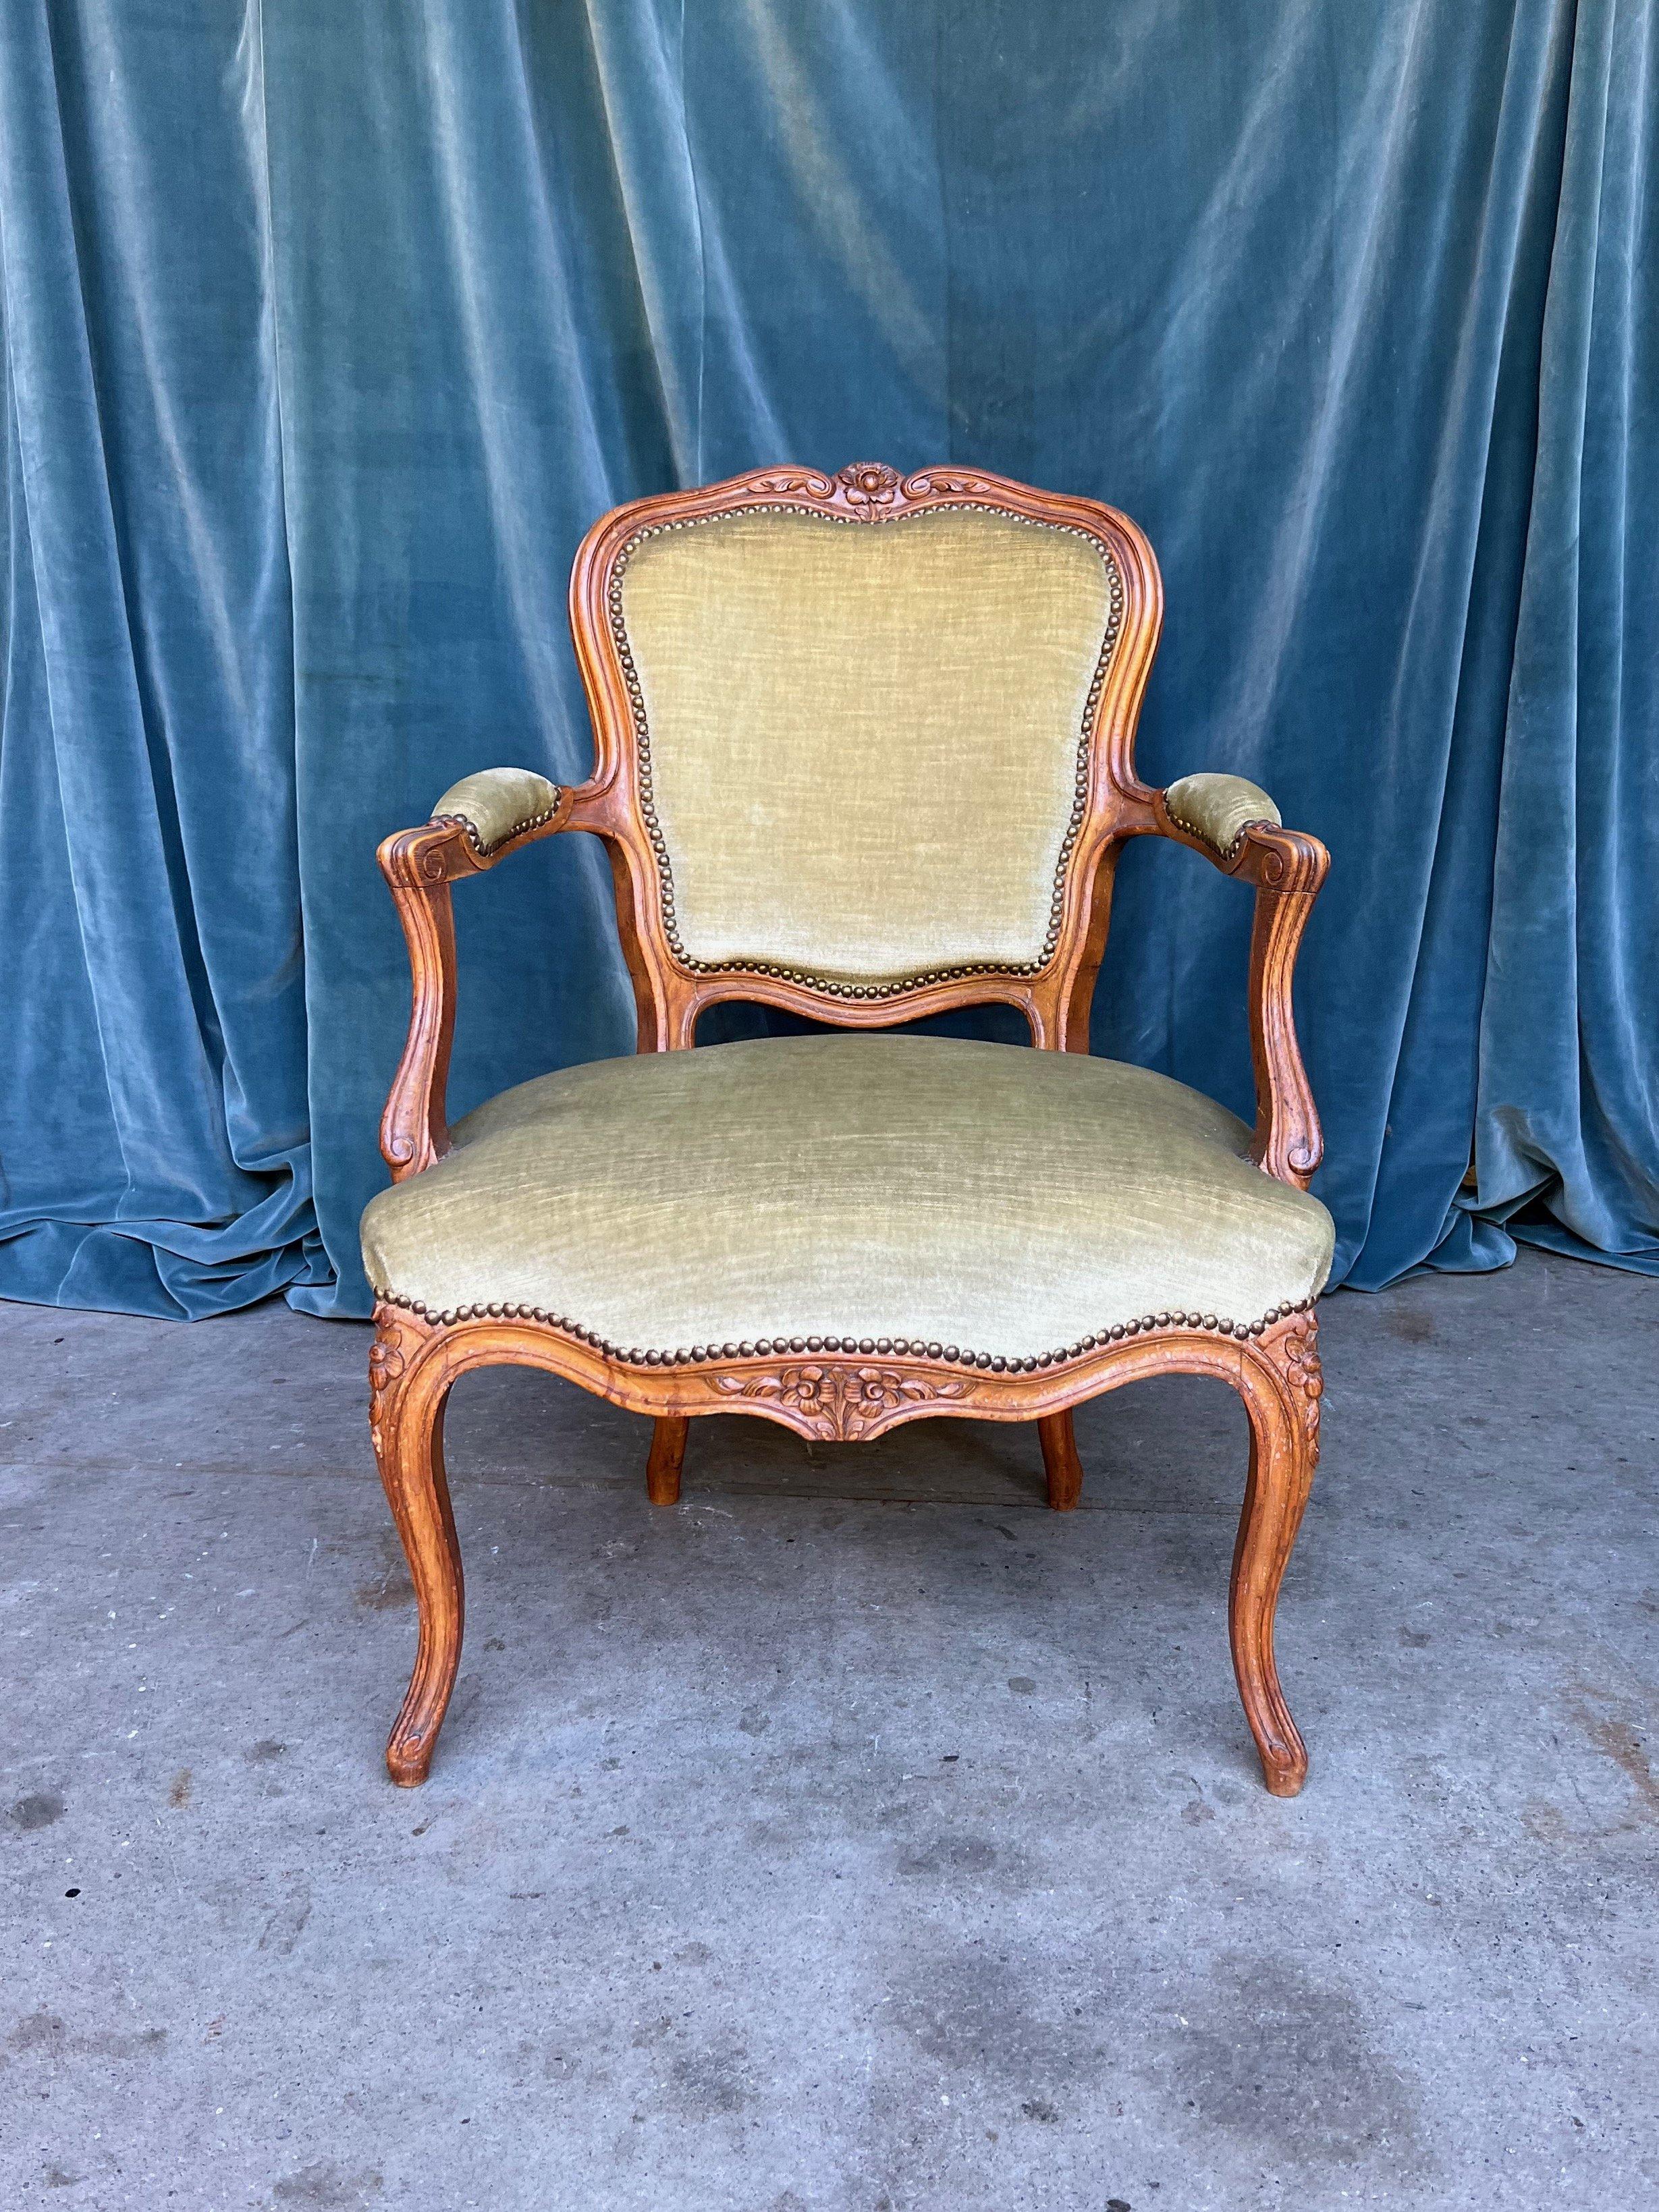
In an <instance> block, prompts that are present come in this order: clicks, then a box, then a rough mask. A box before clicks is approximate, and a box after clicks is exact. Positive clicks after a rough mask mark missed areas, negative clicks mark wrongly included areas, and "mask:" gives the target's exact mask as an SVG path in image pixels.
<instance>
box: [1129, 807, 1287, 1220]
mask: <svg viewBox="0 0 1659 2212" xmlns="http://www.w3.org/2000/svg"><path fill="white" fill-rule="evenodd" d="M1195 787H1196V788H1195ZM1152 812H1153V816H1154V826H1155V827H1156V828H1157V829H1158V831H1159V832H1160V833H1161V834H1162V835H1163V836H1166V837H1172V838H1174V839H1175V840H1176V842H1177V843H1179V844H1182V845H1190V846H1191V847H1192V848H1194V851H1195V852H1200V853H1202V854H1204V856H1205V858H1206V860H1210V861H1212V863H1213V864H1214V866H1217V867H1218V868H1219V869H1220V870H1221V872H1222V873H1223V874H1224V875H1228V876H1237V877H1238V878H1241V879H1242V880H1243V881H1244V882H1246V883H1253V884H1255V926H1254V927H1253V929H1252V930H1251V933H1250V983H1249V999H1250V1056H1251V1059H1252V1060H1253V1061H1254V1062H1255V1143H1254V1145H1253V1146H1252V1147H1251V1154H1252V1157H1253V1158H1254V1159H1255V1163H1256V1165H1257V1166H1258V1167H1260V1168H1261V1169H1262V1170H1264V1171H1265V1172H1266V1173H1267V1174H1268V1175H1270V1176H1273V1178H1274V1179H1275V1180H1276V1181H1277V1182H1288V1183H1292V1184H1294V1185H1295V1186H1296V1188H1297V1189H1298V1190H1305V1189H1306V1188H1307V1187H1308V1185H1309V1183H1310V1181H1311V1180H1312V1178H1313V1173H1314V1170H1315V1169H1316V1168H1317V1166H1318V1165H1319V1163H1320V1161H1321V1159H1322V1158H1323V1156H1324V1149H1325V1147H1324V1139H1323V1137H1322V1134H1321V1132H1320V1127H1319V1115H1318V1111H1317V1109H1316V1107H1315V1105H1314V1097H1313V1089H1312V1086H1311V1085H1310V1083H1309V1081H1308V1072H1307V1069H1306V1068H1305V1067H1304V1066H1303V1063H1302V1051H1301V1047H1300V1046H1299V1044H1298V1043H1297V1034H1296V1006H1295V1000H1294V998H1293V995H1292V989H1293V984H1294V981H1295V975H1296V956H1297V951H1298V950H1299V948H1300V946H1301V943H1302V933H1303V931H1304V929H1305V928H1306V927H1307V926H1308V916H1309V915H1310V914H1311V912H1312V911H1313V902H1314V901H1315V899H1316V898H1317V896H1319V890H1320V886H1321V884H1323V882H1324V880H1325V876H1326V872H1327V871H1328V868H1329V866H1330V864H1331V860H1330V854H1328V852H1327V851H1326V849H1325V848H1324V846H1323V845H1322V844H1321V842H1319V840H1318V838H1317V837H1310V836H1308V835H1307V833H1306V832H1305V831H1304V830H1300V829H1285V828H1284V827H1283V825H1282V824H1281V823H1280V821H1279V809H1278V808H1277V807H1276V806H1275V805H1273V801H1272V799H1269V798H1268V797H1267V793H1266V792H1265V791H1262V790H1261V789H1260V788H1259V787H1257V786H1256V785H1255V784H1253V783H1248V782H1246V781H1245V780H1244V778H1243V776H1232V775H1196V776H1184V777H1182V780H1181V781H1180V782H1179V783H1172V784H1171V785H1170V787H1169V789H1168V791H1165V792H1159V793H1157V794H1156V795H1155V797H1154V799H1153V803H1152Z"/></svg>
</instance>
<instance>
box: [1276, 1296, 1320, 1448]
mask: <svg viewBox="0 0 1659 2212" xmlns="http://www.w3.org/2000/svg"><path fill="white" fill-rule="evenodd" d="M1279 1349H1280V1352H1281V1355H1282V1357H1283V1359H1284V1363H1285V1381H1286V1382H1287V1383H1289V1384H1290V1386H1291V1391H1292V1393H1293V1394H1294V1396H1295V1400H1296V1404H1297V1410H1298V1412H1299V1413H1300V1414H1301V1417H1302V1432H1303V1434H1304V1436H1305V1437H1307V1439H1308V1448H1309V1450H1310V1453H1311V1454H1312V1455H1313V1459H1314V1461H1315V1462H1317V1461H1318V1458H1319V1401H1320V1400H1321V1399H1322V1397H1323V1396H1324V1395H1325V1376H1324V1370H1323V1369H1322V1366H1321V1364H1320V1359H1319V1323H1318V1322H1317V1321H1316V1320H1315V1318H1314V1316H1312V1314H1310V1313H1309V1314H1298V1315H1297V1317H1296V1319H1295V1320H1294V1321H1293V1322H1291V1326H1290V1328H1288V1329H1287V1330H1286V1332H1285V1336H1284V1338H1283V1340H1282V1341H1281V1343H1280V1346H1279Z"/></svg>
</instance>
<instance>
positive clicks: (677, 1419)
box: [645, 1413, 691, 1505]
mask: <svg viewBox="0 0 1659 2212" xmlns="http://www.w3.org/2000/svg"><path fill="white" fill-rule="evenodd" d="M690 1425H691V1424H690V1420H689V1419H687V1418H686V1417H685V1416H684V1414H681V1413H664V1414H663V1415H661V1417H660V1418H659V1419H657V1420H655V1421H653V1423H652V1425H651V1456H650V1458H649V1459H647V1462H646V1463H645V1494H646V1496H647V1498H649V1499H650V1500H651V1503H652V1504H653V1505H677V1504H678V1503H679V1496H680V1468H681V1467H682V1465H683V1464H684V1459H685V1432H686V1431H687V1430H688V1429H689V1428H690Z"/></svg>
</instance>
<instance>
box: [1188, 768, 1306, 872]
mask: <svg viewBox="0 0 1659 2212" xmlns="http://www.w3.org/2000/svg"><path fill="white" fill-rule="evenodd" d="M1164 809H1165V811H1167V813H1168V815H1169V817H1170V821H1171V822H1173V823H1175V825H1176V828H1177V829H1185V830H1186V831H1187V832H1188V835H1189V836H1194V837H1196V838H1197V839H1198V841H1199V842H1200V844H1202V845H1207V846H1208V847H1209V848H1210V850H1211V851H1212V853H1214V854H1217V855H1218V857H1219V858H1220V859H1222V860H1231V858H1232V856H1233V854H1235V853H1237V850H1238V848H1239V845H1240V843H1241V842H1242V841H1243V836H1244V832H1245V830H1246V829H1249V826H1250V824H1251V823H1253V822H1267V823H1273V825H1274V826H1275V827H1277V826H1278V824H1279V822H1280V821H1281V820H1282V819H1283V817H1282V816H1281V815H1280V813H1279V809H1278V808H1277V807H1276V806H1275V805H1273V801H1272V799H1269V798H1268V796H1267V793H1266V792H1265V791H1263V790H1262V788H1261V785H1260V784H1256V783H1249V782H1247V781H1245V779H1244V778H1243V776H1242V775H1183V776H1182V777H1180V778H1179V779H1178V781H1176V782H1174V783H1172V784H1171V785H1170V787H1169V789H1168V790H1167V791H1166V792H1165V793H1164Z"/></svg>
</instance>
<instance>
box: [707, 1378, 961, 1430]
mask: <svg viewBox="0 0 1659 2212" xmlns="http://www.w3.org/2000/svg"><path fill="white" fill-rule="evenodd" d="M714 1387H715V1389H717V1390H720V1391H723V1392H724V1393H725V1394H726V1396H727V1397H732V1398H769V1399H771V1400H773V1401H775V1403H776V1404H778V1405H781V1406H787V1407H789V1408H790V1409H791V1410H792V1411H793V1412H794V1413H799V1414H800V1415H802V1416H803V1417H804V1419H805V1423H806V1425H808V1426H809V1427H810V1429H811V1433H812V1434H813V1435H814V1436H817V1437H826V1438H829V1439H831V1440H833V1441H835V1442H836V1443H856V1442H857V1441H858V1439H859V1438H860V1437H862V1436H864V1435H866V1433H867V1432H868V1431H870V1430H871V1429H872V1428H874V1427H875V1426H877V1425H878V1424H880V1423H882V1422H884V1419H886V1417H887V1416H888V1415H889V1414H890V1413H894V1412H895V1411H896V1410H897V1409H898V1408H899V1407H908V1406H926V1405H931V1404H933V1403H934V1402H935V1401H944V1400H948V1399H952V1398H965V1397H966V1396H967V1395H968V1385H967V1383H965V1382H957V1381H955V1380H953V1379H950V1378H946V1379H943V1380H935V1379H933V1377H931V1376H921V1375H912V1374H909V1373H907V1372H906V1371H905V1370H904V1369H902V1368H898V1367H833V1366H830V1365H829V1364H827V1363H825V1364H818V1363H816V1362H814V1363H812V1364H805V1365H801V1366H791V1367H780V1368H775V1369H765V1370H762V1371H760V1372H758V1373H755V1374H747V1375H717V1376H715V1377H714Z"/></svg>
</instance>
